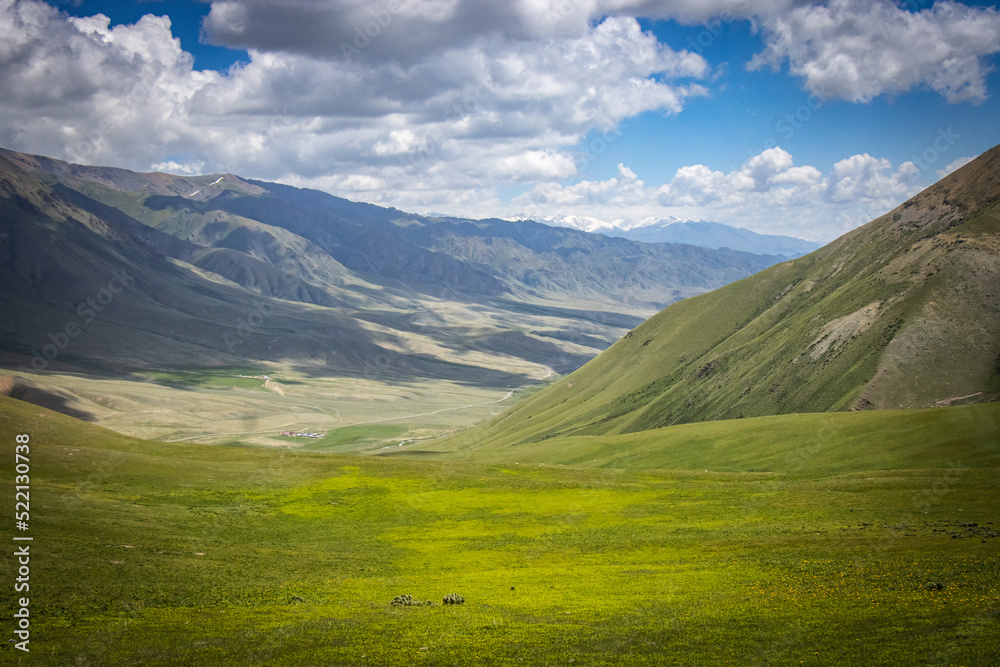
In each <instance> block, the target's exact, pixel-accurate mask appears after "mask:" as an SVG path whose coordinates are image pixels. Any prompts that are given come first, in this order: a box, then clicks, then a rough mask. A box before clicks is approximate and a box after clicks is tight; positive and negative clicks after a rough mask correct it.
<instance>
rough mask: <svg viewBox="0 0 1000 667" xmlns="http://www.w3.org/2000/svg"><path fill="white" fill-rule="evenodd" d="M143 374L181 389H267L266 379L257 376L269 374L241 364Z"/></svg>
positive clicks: (145, 371) (146, 372) (158, 382)
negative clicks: (240, 365) (265, 385)
mask: <svg viewBox="0 0 1000 667" xmlns="http://www.w3.org/2000/svg"><path fill="white" fill-rule="evenodd" d="M141 374H142V375H144V376H146V377H148V378H149V379H151V380H153V381H154V382H156V383H157V384H162V385H164V386H166V387H174V388H181V389H184V388H193V387H200V388H206V389H208V388H211V389H226V388H230V387H238V388H241V389H259V390H260V391H267V389H266V388H265V387H264V381H263V380H260V379H257V378H256V377H255V376H258V375H267V373H266V372H265V371H261V370H257V369H253V368H243V367H239V366H218V367H211V368H206V367H198V368H192V369H189V370H172V371H149V370H144V371H142V373H141Z"/></svg>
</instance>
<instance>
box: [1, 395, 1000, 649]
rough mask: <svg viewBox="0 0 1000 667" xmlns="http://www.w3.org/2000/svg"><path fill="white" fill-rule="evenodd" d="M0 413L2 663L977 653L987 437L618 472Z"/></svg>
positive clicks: (984, 637) (985, 575)
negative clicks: (910, 449) (13, 536)
mask: <svg viewBox="0 0 1000 667" xmlns="http://www.w3.org/2000/svg"><path fill="white" fill-rule="evenodd" d="M0 416H2V427H0V441H2V443H3V452H4V458H5V460H6V461H8V462H11V463H8V464H7V468H6V470H7V474H5V475H4V476H3V478H2V480H0V481H2V484H0V488H2V492H3V494H4V497H5V498H8V499H9V502H11V503H12V502H13V497H14V488H13V481H14V472H13V470H12V468H13V466H12V462H13V460H14V456H13V450H14V442H15V434H16V433H27V434H30V437H31V450H30V451H31V471H32V472H31V482H30V484H31V517H32V526H31V535H32V536H33V538H34V539H33V541H32V542H31V543H30V544H31V555H32V557H31V580H30V612H31V617H30V618H31V626H30V627H31V640H30V652H27V653H25V652H23V651H17V650H15V649H14V648H13V646H12V645H9V646H7V647H5V648H4V649H3V650H4V651H5V652H6V657H5V658H4V664H21V665H256V664H259V665H651V664H656V665H724V664H731V665H797V664H803V665H862V664H863V665H994V664H1000V557H998V552H1000V548H998V547H1000V503H998V502H997V500H998V499H1000V478H998V474H997V473H998V472H1000V454H994V455H993V456H992V458H991V457H990V456H979V457H978V458H977V459H976V461H975V464H974V465H964V464H962V463H961V462H959V461H955V462H954V463H953V464H952V465H949V466H940V465H937V466H935V467H930V468H900V469H883V470H865V471H860V472H859V471H855V472H848V473H843V472H841V473H831V474H826V475H817V474H813V475H810V476H797V475H795V474H793V473H783V472H780V471H778V472H738V473H737V472H711V471H705V470H673V471H672V470H623V469H617V468H582V467H560V466H549V465H538V464H537V463H532V464H525V463H522V462H520V461H514V460H511V461H508V462H506V463H495V464H473V463H464V462H454V461H441V460H427V461H422V460H412V459H403V458H396V457H391V458H383V457H362V456H341V455H329V454H316V453H305V452H292V451H274V450H267V449H257V448H246V447H222V446H198V445H189V444H165V443H156V442H149V441H142V440H135V439H131V438H128V437H125V436H121V435H117V434H114V433H111V432H109V431H106V430H103V429H100V428H97V427H95V426H90V425H86V424H82V423H80V422H75V421H73V420H70V419H68V418H66V417H63V416H61V415H58V414H56V413H52V412H48V411H46V410H44V409H41V408H37V407H35V406H32V405H28V404H25V403H19V402H17V401H14V400H12V399H2V398H0ZM15 425H16V427H15ZM771 444H772V443H770V442H767V443H765V442H762V443H761V448H762V450H765V449H766V448H767V447H769V446H771ZM780 444H781V443H775V446H777V445H780ZM877 445H878V443H877V442H873V443H871V446H877ZM986 445H987V447H993V449H994V450H996V444H995V443H986ZM11 552H12V549H10V548H8V549H5V555H4V559H3V573H4V575H3V576H4V587H5V590H7V593H5V594H4V595H3V596H2V602H3V617H4V618H5V619H6V620H5V621H4V623H5V627H6V628H10V624H11V620H10V619H11V618H12V616H13V613H14V610H15V604H16V601H15V598H16V597H17V595H16V594H14V593H13V592H12V591H11V588H10V586H8V583H10V582H12V581H13V580H14V577H15V573H16V571H17V564H16V559H14V558H12V556H11V555H10V554H11ZM449 594H455V596H461V597H462V598H464V602H463V603H461V604H447V605H444V604H441V602H442V600H443V599H444V598H445V596H446V595H449ZM403 595H409V596H412V598H413V599H414V600H420V601H428V600H430V601H433V602H435V603H436V604H434V605H419V606H418V605H412V606H411V605H399V604H397V605H392V604H390V603H391V602H392V601H393V600H394V598H396V597H397V596H403ZM453 599H455V598H453ZM7 634H8V636H10V633H9V632H8V633H7ZM8 659H9V661H8Z"/></svg>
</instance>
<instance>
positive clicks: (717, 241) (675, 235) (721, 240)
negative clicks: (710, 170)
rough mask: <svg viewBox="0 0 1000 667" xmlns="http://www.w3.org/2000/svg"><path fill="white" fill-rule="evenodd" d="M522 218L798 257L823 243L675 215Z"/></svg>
mask: <svg viewBox="0 0 1000 667" xmlns="http://www.w3.org/2000/svg"><path fill="white" fill-rule="evenodd" d="M519 219H530V220H535V221H536V222H542V223H545V224H547V225H551V226H553V227H568V228H570V229H580V230H583V231H585V232H595V233H598V234H604V235H605V236H617V237H620V238H626V239H631V240H633V241H643V242H645V243H687V244H690V245H696V246H701V247H703V248H731V249H733V250H742V251H744V252H752V253H755V254H758V255H783V256H785V257H798V256H800V255H805V254H807V253H810V252H812V251H813V250H816V249H817V248H819V247H820V244H819V243H815V242H813V241H807V240H805V239H800V238H796V237H794V236H779V235H776V234H758V233H757V232H754V231H751V230H749V229H743V228H741V227H732V226H730V225H724V224H721V223H718V222H708V221H705V220H680V219H678V218H674V217H667V218H645V219H642V220H613V221H610V222H608V221H605V220H599V219H597V218H589V217H584V216H576V215H557V216H549V217H545V218H538V217H530V216H519Z"/></svg>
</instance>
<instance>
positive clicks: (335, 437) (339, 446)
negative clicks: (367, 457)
mask: <svg viewBox="0 0 1000 667" xmlns="http://www.w3.org/2000/svg"><path fill="white" fill-rule="evenodd" d="M409 431H410V428H409V426H396V425H390V424H371V425H369V426H343V427H340V428H335V429H332V430H331V431H330V432H329V433H327V434H326V436H325V437H324V438H322V439H320V440H319V441H317V442H316V444H315V446H313V447H312V448H313V449H317V450H320V451H332V450H335V449H336V450H339V451H341V452H346V451H350V450H355V449H359V448H366V447H371V446H372V445H373V444H381V443H384V442H386V441H388V440H392V441H393V442H392V444H396V442H397V441H398V440H397V439H398V438H399V437H400V436H402V435H404V434H406V433H409Z"/></svg>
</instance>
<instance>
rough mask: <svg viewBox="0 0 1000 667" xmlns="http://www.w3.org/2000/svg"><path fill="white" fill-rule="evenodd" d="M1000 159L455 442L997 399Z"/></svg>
mask: <svg viewBox="0 0 1000 667" xmlns="http://www.w3.org/2000/svg"><path fill="white" fill-rule="evenodd" d="M998 167H1000V148H994V149H992V150H991V151H989V152H987V153H985V154H984V155H983V156H981V157H980V158H978V159H977V160H975V161H973V162H972V163H970V164H969V165H967V166H966V167H964V168H962V169H960V170H959V171H957V172H955V173H954V174H952V175H950V176H948V177H947V178H945V179H943V180H942V181H940V182H939V183H937V184H936V185H934V186H932V187H930V188H928V189H927V190H925V191H924V192H922V193H921V194H919V195H917V196H916V197H914V198H913V199H911V200H910V201H908V202H906V203H905V204H903V205H902V206H900V207H899V208H897V209H896V210H894V211H891V212H890V213H888V214H886V215H884V216H882V217H881V218H878V219H877V220H875V221H873V222H871V223H869V224H867V225H865V226H863V227H861V228H859V229H857V230H854V231H853V232H851V233H849V234H847V235H845V236H843V237H841V238H840V239H838V240H836V241H834V242H833V243H831V244H829V245H827V246H826V247H824V248H821V249H820V250H817V251H816V252H814V253H812V254H810V255H807V256H805V257H802V258H799V259H796V260H793V261H790V262H786V263H784V264H780V265H777V266H774V267H771V268H770V269H767V270H765V271H762V272H761V273H758V274H757V275H754V276H751V277H750V278H747V279H744V280H742V281H740V282H737V283H733V284H731V285H727V286H726V287H723V288H721V289H718V290H716V291H714V292H711V293H708V294H704V295H701V296H697V297H694V298H691V299H687V300H685V301H682V302H679V303H677V304H674V305H672V306H670V307H669V308H667V309H666V310H664V311H662V312H660V313H659V314H657V315H656V316H654V317H653V318H651V319H650V320H648V321H647V322H645V323H644V324H642V325H641V326H639V327H637V328H636V329H635V330H633V331H632V332H630V333H629V334H628V335H626V336H625V337H624V338H623V339H622V340H620V341H619V342H617V343H616V344H615V345H614V346H612V347H611V348H610V349H608V350H607V351H606V352H605V353H603V354H601V355H600V356H598V357H597V358H596V359H594V360H593V361H592V362H590V363H589V364H587V365H586V366H584V367H583V368H581V369H580V370H578V371H577V372H575V373H573V374H572V375H570V376H568V377H566V378H564V379H562V380H561V381H559V382H557V383H555V384H554V385H552V386H550V387H548V388H547V389H546V390H545V391H542V392H539V393H538V394H536V395H535V396H533V397H532V398H531V399H530V400H527V401H525V402H524V403H522V404H520V405H518V406H516V407H515V408H514V409H512V410H511V411H510V412H507V413H505V414H504V415H501V416H500V417H498V418H496V419H495V420H493V421H491V422H488V423H486V424H484V425H483V426H481V427H478V428H476V429H472V430H470V431H468V432H466V433H464V434H460V435H459V436H456V439H455V441H454V444H455V446H458V447H461V446H466V445H470V444H476V445H481V444H484V443H494V442H496V443H524V442H536V441H540V440H544V439H547V438H552V437H557V436H568V435H596V434H615V433H632V432H637V431H643V430H647V429H653V428H659V427H662V426H667V425H671V424H682V423H689V422H698V421H708V420H715V419H734V418H740V417H753V416H762V415H777V414H788V413H798V412H825V411H831V410H833V411H838V410H850V409H852V408H854V409H869V408H878V409H891V408H918V407H933V406H937V405H950V404H957V403H961V402H968V401H979V402H981V401H987V400H996V399H997V398H1000V252H998V251H1000V217H998V208H1000V207H998V202H1000V169H998Z"/></svg>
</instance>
